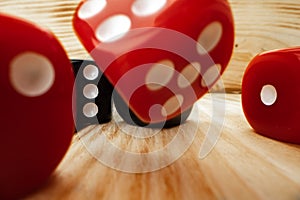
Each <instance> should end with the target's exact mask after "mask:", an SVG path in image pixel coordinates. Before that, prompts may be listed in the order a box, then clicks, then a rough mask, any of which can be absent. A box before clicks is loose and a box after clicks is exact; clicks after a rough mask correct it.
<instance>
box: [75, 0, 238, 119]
mask: <svg viewBox="0 0 300 200" xmlns="http://www.w3.org/2000/svg"><path fill="white" fill-rule="evenodd" d="M73 23H74V28H75V31H76V32H77V35H78V36H79V38H80V40H81V42H82V43H83V45H84V46H85V48H86V49H87V50H88V51H89V52H90V54H91V56H92V57H93V58H94V59H95V61H96V62H97V64H98V66H99V67H100V69H101V70H102V71H103V72H104V74H105V76H106V77H107V78H108V79H109V80H110V82H111V83H112V84H113V85H114V87H115V88H116V89H117V91H118V93H119V94H120V95H121V97H122V98H123V99H124V101H125V102H126V103H127V105H129V107H130V109H131V110H132V111H133V112H134V113H135V114H136V115H137V116H138V117H139V119H141V120H142V121H143V122H146V123H158V122H162V121H165V120H169V119H172V118H174V117H176V116H178V115H180V114H181V113H183V112H184V111H187V110H188V109H189V108H191V106H192V105H193V103H195V101H197V100H198V99H199V98H200V97H201V96H202V95H204V94H205V93H206V92H207V91H208V89H209V88H210V87H211V86H212V85H213V84H214V83H215V82H216V81H217V79H218V78H219V77H220V75H221V74H222V73H223V71H224V70H225V67H226V66H227V64H228V61H229V59H230V57H231V53H232V48H233V41H234V27H233V18H232V13H231V10H230V7H229V5H228V2H227V1H226V0H188V1H187V0H177V1H175V0H155V1H154V0H125V1H119V0H109V1H105V0H88V1H83V2H81V3H80V5H79V7H78V9H77V11H76V13H75V16H74V20H73ZM207 52H208V53H207Z"/></svg>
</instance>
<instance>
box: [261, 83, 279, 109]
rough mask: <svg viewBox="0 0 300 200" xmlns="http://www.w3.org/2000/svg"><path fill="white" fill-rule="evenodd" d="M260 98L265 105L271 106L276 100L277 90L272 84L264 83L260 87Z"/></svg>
mask: <svg viewBox="0 0 300 200" xmlns="http://www.w3.org/2000/svg"><path fill="white" fill-rule="evenodd" d="M260 99H261V101H262V102H263V104H264V105H266V106H272V105H273V104H274V103H275V102H276V100H277V90H276V88H275V87H274V86H273V85H265V86H263V88H262V89H261V92H260Z"/></svg>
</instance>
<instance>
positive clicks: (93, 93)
mask: <svg viewBox="0 0 300 200" xmlns="http://www.w3.org/2000/svg"><path fill="white" fill-rule="evenodd" d="M98 94H99V91H98V87H97V86H96V85H94V84H88V85H86V86H85V87H84V88H83V95H84V96H85V97H86V98H88V99H95V98H96V97H97V96H98Z"/></svg>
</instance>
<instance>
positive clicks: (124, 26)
mask: <svg viewBox="0 0 300 200" xmlns="http://www.w3.org/2000/svg"><path fill="white" fill-rule="evenodd" d="M130 28H131V20H130V18H129V17H128V16H126V15H123V14H117V15H113V16H111V17H109V18H107V19H105V20H104V21H103V22H102V23H101V24H100V25H99V26H98V27H97V28H96V31H95V35H96V38H97V39H98V40H99V41H100V42H114V41H116V40H119V39H120V38H122V37H123V36H124V35H125V34H126V33H127V32H128V31H129V30H130Z"/></svg>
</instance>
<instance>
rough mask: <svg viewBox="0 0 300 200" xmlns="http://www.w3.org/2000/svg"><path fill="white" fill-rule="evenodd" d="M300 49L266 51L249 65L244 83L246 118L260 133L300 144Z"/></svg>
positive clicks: (243, 96)
mask: <svg viewBox="0 0 300 200" xmlns="http://www.w3.org/2000/svg"><path fill="white" fill-rule="evenodd" d="M299 74H300V48H299V47H298V48H290V49H283V50H275V51H270V52H266V53H263V54H260V55H258V56H256V57H255V58H254V59H253V60H252V61H251V63H250V64H249V66H248V68H247V70H246V72H245V75H244V78H243V84H242V105H243V110H244V113H245V116H246V118H247V120H248V122H249V123H250V125H251V126H252V127H253V128H254V129H255V131H256V132H258V133H260V134H262V135H264V136H267V137H270V138H273V139H276V140H280V141H285V142H290V143H298V144H300V126H299V119H300V103H299V102H300V89H299V85H300V79H299Z"/></svg>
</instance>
